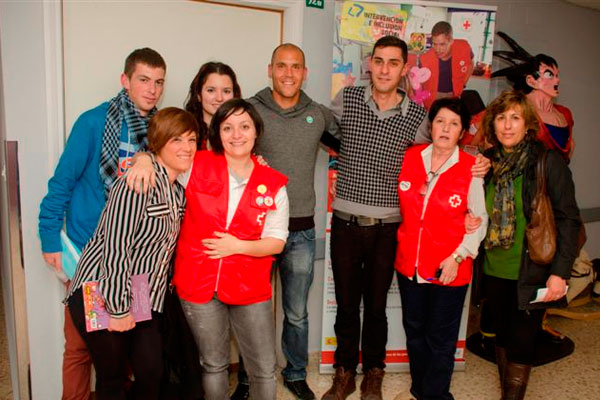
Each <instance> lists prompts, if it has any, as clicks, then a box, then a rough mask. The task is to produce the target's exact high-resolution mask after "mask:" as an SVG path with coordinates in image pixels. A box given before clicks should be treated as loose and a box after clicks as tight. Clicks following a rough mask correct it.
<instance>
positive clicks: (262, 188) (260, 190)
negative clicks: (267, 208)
mask: <svg viewBox="0 0 600 400" xmlns="http://www.w3.org/2000/svg"><path fill="white" fill-rule="evenodd" d="M256 191H257V192H258V193H260V194H265V193H267V187H266V186H265V185H258V186H257V188H256Z"/></svg>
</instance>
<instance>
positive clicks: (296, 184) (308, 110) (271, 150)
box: [249, 87, 335, 219]
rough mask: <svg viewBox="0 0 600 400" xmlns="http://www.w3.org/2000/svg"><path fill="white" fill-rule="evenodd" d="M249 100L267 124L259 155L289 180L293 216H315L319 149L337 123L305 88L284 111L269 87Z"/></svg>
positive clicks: (260, 141) (259, 143) (288, 190)
mask: <svg viewBox="0 0 600 400" xmlns="http://www.w3.org/2000/svg"><path fill="white" fill-rule="evenodd" d="M249 101H250V103H252V104H253V105H254V106H255V107H256V109H257V111H258V112H259V114H260V116H261V117H262V119H263V121H264V124H265V131H264V132H263V135H262V136H261V137H260V138H259V139H258V146H257V152H258V154H261V155H262V156H263V157H264V158H265V159H266V160H267V162H268V163H269V166H271V167H272V168H274V169H276V170H278V171H280V172H282V173H284V174H285V175H286V176H287V177H288V179H289V182H288V185H287V192H288V198H289V201H290V219H293V218H300V217H312V216H314V213H315V190H314V175H315V161H316V158H317V150H318V148H319V140H320V138H321V135H322V133H323V131H325V130H327V129H328V128H329V127H330V126H331V125H332V124H334V123H335V122H334V119H333V116H332V115H331V113H330V112H329V110H328V109H327V108H325V107H324V106H322V105H320V104H318V103H316V102H315V101H313V100H312V99H311V98H310V97H308V96H307V95H306V94H305V93H304V92H302V91H301V92H300V100H299V102H298V104H296V105H295V106H294V107H292V108H288V109H285V110H284V109H282V108H281V107H279V105H278V104H277V103H275V101H274V100H273V95H272V93H271V89H270V88H268V87H267V88H265V89H263V90H261V91H260V92H258V93H257V94H256V95H255V96H254V97H252V98H250V99H249Z"/></svg>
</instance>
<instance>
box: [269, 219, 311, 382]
mask: <svg viewBox="0 0 600 400" xmlns="http://www.w3.org/2000/svg"><path fill="white" fill-rule="evenodd" d="M314 262H315V228H310V229H306V230H303V231H294V232H290V235H289V237H288V240H287V242H286V244H285V248H284V249H283V252H282V253H281V254H280V255H279V256H278V257H277V264H278V266H279V275H280V276H281V292H282V303H283V313H284V315H285V318H284V320H283V333H282V337H281V342H282V344H281V347H282V349H283V354H284V355H285V358H286V359H287V365H286V367H285V368H284V369H283V371H281V374H282V375H283V377H284V379H285V380H287V381H290V382H292V381H299V380H303V379H306V366H307V365H308V309H307V303H308V291H309V289H310V285H311V284H312V281H313V276H314Z"/></svg>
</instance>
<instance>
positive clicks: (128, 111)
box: [100, 89, 156, 198]
mask: <svg viewBox="0 0 600 400" xmlns="http://www.w3.org/2000/svg"><path fill="white" fill-rule="evenodd" d="M155 112H156V107H155V108H154V109H152V110H151V111H150V112H149V113H148V116H147V117H143V116H141V115H140V113H139V112H138V111H137V110H136V108H135V105H134V104H133V101H131V99H130V98H129V95H128V94H127V91H125V89H123V90H121V91H120V92H119V94H118V95H117V96H115V97H114V98H112V99H111V100H110V102H109V103H108V112H107V113H106V121H105V123H104V136H103V137H102V150H101V152H100V178H101V179H102V181H103V182H104V193H105V195H106V198H108V192H109V191H110V188H111V186H112V184H113V183H114V181H115V180H116V179H117V171H118V163H119V143H120V141H121V124H122V123H123V120H125V123H126V124H127V129H128V130H129V138H130V141H131V144H132V145H133V146H134V147H135V148H138V149H145V148H146V147H147V144H148V140H147V139H146V131H147V130H148V119H149V118H150V117H151V116H152V115H153V114H154V113H155Z"/></svg>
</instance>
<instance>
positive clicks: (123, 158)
mask: <svg viewBox="0 0 600 400" xmlns="http://www.w3.org/2000/svg"><path fill="white" fill-rule="evenodd" d="M166 69H167V66H166V63H165V61H164V59H163V58H162V57H161V55H160V54H158V53H157V52H156V51H154V50H152V49H150V48H142V49H137V50H135V51H133V52H132V53H131V54H130V55H129V56H128V57H127V59H126V60H125V68H124V71H123V74H122V75H121V85H122V87H123V89H122V90H121V91H120V92H119V93H118V94H117V96H115V97H114V98H112V99H111V100H109V101H108V102H105V103H102V104H100V105H99V106H98V107H96V108H93V109H91V110H88V111H86V112H84V113H83V114H81V116H79V118H78V119H77V121H76V122H75V124H74V125H73V129H72V130H71V134H70V135H69V139H68V140H67V144H66V145H65V149H64V152H63V154H62V155H61V157H60V160H59V162H58V165H57V167H56V170H55V172H54V176H53V177H52V178H51V179H50V181H49V182H48V194H47V195H46V197H44V199H43V200H42V203H41V206H40V216H39V234H40V239H41V242H42V243H41V244H42V255H43V257H44V261H45V262H46V263H47V264H48V265H49V266H51V267H52V268H54V269H55V270H56V271H57V273H62V264H61V252H62V245H61V239H60V231H61V229H62V227H63V224H65V222H66V230H67V235H68V237H69V238H70V239H71V241H72V242H73V244H74V245H75V246H77V247H78V248H79V249H83V247H84V246H85V244H86V243H87V242H88V240H89V239H90V238H91V237H92V235H93V233H94V230H95V229H96V225H97V224H98V219H99V218H100V214H101V212H102V209H103V208H104V205H105V202H106V198H107V195H108V192H109V190H110V187H111V185H112V184H113V182H114V181H115V180H116V179H117V178H118V177H119V176H121V175H123V174H124V173H125V171H126V170H127V168H129V165H130V161H131V157H132V156H133V154H135V153H136V152H137V151H140V150H145V149H146V145H147V140H146V130H147V126H148V119H149V118H150V117H151V116H152V115H153V114H154V112H155V111H156V104H157V103H158V101H159V100H160V97H161V95H162V92H163V86H164V81H165V73H166ZM65 219H66V221H65ZM64 332H65V352H64V355H63V395H62V399H63V400H87V399H89V398H90V370H91V360H90V357H89V354H88V351H87V348H86V346H85V343H84V342H83V339H82V338H81V336H80V335H79V333H78V332H77V329H76V328H75V326H74V325H73V322H72V320H71V316H70V315H69V312H68V311H67V312H65V326H64Z"/></svg>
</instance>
